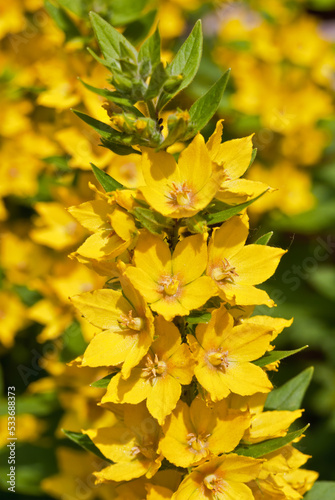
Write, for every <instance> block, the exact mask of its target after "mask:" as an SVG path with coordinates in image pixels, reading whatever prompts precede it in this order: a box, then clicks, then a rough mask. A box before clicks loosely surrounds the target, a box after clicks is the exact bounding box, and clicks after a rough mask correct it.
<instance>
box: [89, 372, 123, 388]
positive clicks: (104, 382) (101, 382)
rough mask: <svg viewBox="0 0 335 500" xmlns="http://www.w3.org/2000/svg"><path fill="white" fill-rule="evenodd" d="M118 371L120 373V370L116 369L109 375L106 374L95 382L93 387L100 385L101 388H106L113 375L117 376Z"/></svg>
mask: <svg viewBox="0 0 335 500" xmlns="http://www.w3.org/2000/svg"><path fill="white" fill-rule="evenodd" d="M117 373H119V371H115V372H114V373H109V375H106V376H105V377H103V378H101V379H99V380H96V381H95V382H93V383H92V384H91V387H98V388H99V389H105V388H106V387H107V386H108V384H109V382H110V380H111V379H112V378H113V377H115V375H116V374H117Z"/></svg>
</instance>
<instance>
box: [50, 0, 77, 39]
mask: <svg viewBox="0 0 335 500" xmlns="http://www.w3.org/2000/svg"><path fill="white" fill-rule="evenodd" d="M44 5H45V9H46V11H47V12H48V14H49V15H50V17H51V18H52V19H53V20H54V21H55V23H56V25H57V26H58V28H59V29H61V30H62V31H64V33H65V37H66V40H71V39H72V38H77V37H80V36H81V33H80V31H79V30H78V28H77V26H76V25H75V24H74V22H73V21H72V19H71V18H70V17H69V16H68V14H67V13H66V12H65V10H64V9H62V8H61V7H58V6H57V5H54V4H53V3H51V2H49V0H45V2H44Z"/></svg>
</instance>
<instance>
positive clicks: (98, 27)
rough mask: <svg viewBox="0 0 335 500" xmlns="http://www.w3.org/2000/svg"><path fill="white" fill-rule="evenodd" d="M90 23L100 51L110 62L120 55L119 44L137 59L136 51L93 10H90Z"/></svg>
mask: <svg viewBox="0 0 335 500" xmlns="http://www.w3.org/2000/svg"><path fill="white" fill-rule="evenodd" d="M90 18H91V23H92V26H93V29H94V32H95V36H96V38H97V40H98V42H99V46H100V49H101V52H102V53H103V55H104V57H105V59H106V61H107V62H108V64H110V63H111V62H112V61H115V59H119V57H120V45H122V46H123V47H124V48H125V49H126V50H127V53H128V55H129V57H131V59H133V60H134V61H136V60H137V51H136V49H135V48H134V47H133V46H132V45H131V43H129V42H128V40H127V39H126V38H125V37H124V36H123V35H121V33H119V32H118V31H117V30H116V29H115V28H113V26H111V25H110V24H109V23H108V22H107V21H105V20H104V19H103V18H102V17H100V16H99V15H98V14H96V13H95V12H90Z"/></svg>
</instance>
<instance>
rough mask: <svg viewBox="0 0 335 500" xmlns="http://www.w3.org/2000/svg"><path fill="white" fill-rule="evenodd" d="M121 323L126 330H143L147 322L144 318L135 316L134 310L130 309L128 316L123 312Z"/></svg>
mask: <svg viewBox="0 0 335 500" xmlns="http://www.w3.org/2000/svg"><path fill="white" fill-rule="evenodd" d="M119 324H120V326H121V328H124V329H125V330H126V329H128V328H129V329H130V330H135V331H137V332H140V331H141V330H143V328H144V325H145V322H144V320H143V318H140V317H135V318H133V311H132V310H130V311H129V312H128V316H126V315H125V314H121V316H120V319H119Z"/></svg>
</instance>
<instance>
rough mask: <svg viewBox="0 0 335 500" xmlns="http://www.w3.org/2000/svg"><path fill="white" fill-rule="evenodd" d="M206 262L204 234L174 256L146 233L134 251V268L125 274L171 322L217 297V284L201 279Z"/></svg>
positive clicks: (179, 247) (192, 238)
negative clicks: (214, 296)
mask: <svg viewBox="0 0 335 500" xmlns="http://www.w3.org/2000/svg"><path fill="white" fill-rule="evenodd" d="M206 261H207V245H206V241H205V238H204V236H203V235H200V234H199V235H195V236H189V237H187V238H185V239H184V240H182V241H181V242H179V243H178V244H177V246H176V248H175V251H174V253H173V255H172V256H171V252H170V249H169V247H168V245H167V244H166V243H165V242H164V241H162V240H161V239H160V238H159V237H157V236H153V235H151V234H148V233H147V232H143V233H142V234H141V235H140V237H139V239H138V242H137V245H136V248H135V252H134V263H135V267H134V266H129V267H128V268H127V269H126V271H125V274H126V275H127V276H128V277H129V279H130V281H131V282H132V283H133V285H134V287H135V288H136V289H137V290H139V291H140V293H141V294H142V295H143V297H144V298H145V300H146V301H147V302H148V303H149V304H150V307H151V309H152V310H153V311H156V312H157V313H159V314H162V316H164V318H165V319H166V320H168V321H170V320H171V319H172V318H174V317H175V316H177V315H181V316H185V315H187V314H188V313H189V312H190V310H191V309H196V308H198V307H200V306H201V305H202V304H204V303H205V302H206V301H207V300H208V299H209V298H210V297H212V296H213V295H216V293H217V288H216V287H215V285H214V283H213V282H212V281H211V279H210V278H209V277H208V276H202V274H203V272H204V270H205V267H206ZM190 262H192V265H191V266H190ZM213 285H214V286H213Z"/></svg>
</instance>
